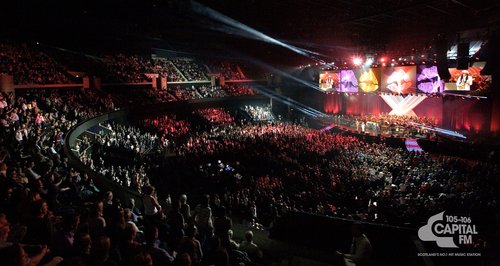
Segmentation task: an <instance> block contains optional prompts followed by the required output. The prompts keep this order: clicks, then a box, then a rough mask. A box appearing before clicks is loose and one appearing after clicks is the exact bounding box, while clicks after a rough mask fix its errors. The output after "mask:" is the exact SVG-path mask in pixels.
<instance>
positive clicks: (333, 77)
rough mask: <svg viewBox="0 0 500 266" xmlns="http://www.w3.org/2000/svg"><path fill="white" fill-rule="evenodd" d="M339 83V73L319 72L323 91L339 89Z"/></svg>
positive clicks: (320, 85)
mask: <svg viewBox="0 0 500 266" xmlns="http://www.w3.org/2000/svg"><path fill="white" fill-rule="evenodd" d="M338 85H339V73H336V72H333V71H324V72H321V73H320V74H319V88H320V89H321V90H323V91H330V90H333V89H337V88H338Z"/></svg>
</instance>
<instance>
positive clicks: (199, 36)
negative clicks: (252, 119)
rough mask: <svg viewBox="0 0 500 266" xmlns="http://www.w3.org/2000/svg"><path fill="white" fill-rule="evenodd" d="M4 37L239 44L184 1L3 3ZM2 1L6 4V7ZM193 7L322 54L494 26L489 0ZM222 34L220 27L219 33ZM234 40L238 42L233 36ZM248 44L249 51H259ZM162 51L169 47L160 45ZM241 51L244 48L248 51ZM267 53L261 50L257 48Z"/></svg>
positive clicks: (282, 1)
mask: <svg viewBox="0 0 500 266" xmlns="http://www.w3.org/2000/svg"><path fill="white" fill-rule="evenodd" d="M2 2H4V3H2V4H1V5H2V10H4V11H5V12H4V14H3V17H4V18H5V20H4V21H6V24H5V25H6V27H3V29H2V30H1V31H2V33H5V32H7V33H8V34H26V35H32V36H34V37H35V38H42V37H45V38H51V39H56V38H60V39H69V38H68V37H71V38H70V39H75V38H76V39H79V38H82V36H84V37H85V38H88V37H89V36H98V37H97V38H103V39H104V40H105V41H107V40H109V39H111V38H115V39H119V40H120V41H122V40H123V38H129V37H130V36H134V37H136V38H140V37H151V38H155V39H160V40H165V41H166V43H167V44H170V45H172V46H173V47H177V46H178V45H180V46H189V45H195V46H196V45H199V44H200V42H201V43H202V44H203V46H206V45H209V43H211V41H212V40H215V42H213V43H216V44H215V46H217V45H219V44H218V43H217V42H219V43H220V42H221V40H224V41H227V40H229V43H230V45H233V44H234V43H238V44H241V43H243V42H241V39H239V38H237V37H238V36H234V34H232V33H231V32H230V31H227V32H224V30H221V29H220V28H218V27H220V26H221V25H219V24H218V23H217V22H216V21H214V20H213V19H210V18H207V17H204V16H203V15H200V14H199V13H196V12H193V9H192V1H189V0H144V1H139V0H106V1H101V0H74V1H61V0H45V1H35V0H17V1H2ZM5 2H8V3H5ZM198 3H199V4H201V5H202V6H205V7H207V8H210V9H213V10H215V11H217V12H219V13H221V14H224V15H226V16H228V17H230V18H233V19H235V20H236V21H238V22H241V23H242V24H244V25H246V26H248V27H251V28H252V29H256V30H258V31H259V32H263V33H265V34H267V35H268V36H272V37H273V38H276V39H278V40H283V41H285V42H287V43H290V44H293V45H297V46H300V47H306V48H308V49H313V50H321V51H322V52H324V53H330V54H331V55H332V56H334V55H335V54H342V53H351V52H352V51H353V50H355V51H366V50H374V51H381V50H383V51H397V50H401V49H410V48H415V49H420V48H421V47H424V46H427V45H429V44H430V43H432V42H433V40H434V38H435V37H436V35H437V34H445V35H447V36H448V39H449V40H453V41H454V40H456V39H459V38H461V36H460V34H457V33H460V32H463V31H464V30H475V29H481V30H480V31H476V32H481V33H480V34H476V35H478V36H473V38H476V39H477V38H479V39H481V38H487V36H480V35H487V34H488V32H489V31H491V30H493V29H496V27H498V24H499V21H500V20H499V14H500V12H499V6H500V2H499V1H495V0H484V1H477V0H476V1H474V0H370V1H365V0H309V1H308V0H272V1H271V0H246V1H243V0H240V1H235V0H198ZM221 28H222V29H224V27H221ZM240 37H241V36H240ZM254 41H255V40H252V41H249V42H248V43H249V47H251V48H255V47H257V48H259V45H255V42H254ZM167 46H168V45H167ZM247 48H248V47H247ZM264 49H267V48H264Z"/></svg>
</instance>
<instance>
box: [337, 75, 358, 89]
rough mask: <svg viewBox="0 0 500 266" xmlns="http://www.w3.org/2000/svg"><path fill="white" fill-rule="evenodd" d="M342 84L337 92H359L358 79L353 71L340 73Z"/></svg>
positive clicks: (340, 83)
mask: <svg viewBox="0 0 500 266" xmlns="http://www.w3.org/2000/svg"><path fill="white" fill-rule="evenodd" d="M339 78H340V82H339V87H338V88H337V91H339V92H358V91H359V85H358V79H357V78H356V75H355V74H354V71H353V70H351V69H348V70H341V71H340V77H339Z"/></svg>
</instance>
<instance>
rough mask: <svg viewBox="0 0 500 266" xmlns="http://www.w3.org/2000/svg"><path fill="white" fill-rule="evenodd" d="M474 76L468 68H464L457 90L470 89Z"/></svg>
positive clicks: (457, 82)
mask: <svg viewBox="0 0 500 266" xmlns="http://www.w3.org/2000/svg"><path fill="white" fill-rule="evenodd" d="M472 81H473V78H472V76H471V75H470V73H469V71H468V70H462V74H460V76H458V78H457V81H456V84H457V90H459V91H470V86H472Z"/></svg>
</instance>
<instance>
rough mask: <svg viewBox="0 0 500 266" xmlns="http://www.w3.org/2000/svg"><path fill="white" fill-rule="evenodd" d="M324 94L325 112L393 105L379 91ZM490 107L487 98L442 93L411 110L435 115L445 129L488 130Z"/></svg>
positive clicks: (380, 109) (353, 112) (365, 110)
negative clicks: (470, 97) (471, 97)
mask: <svg viewBox="0 0 500 266" xmlns="http://www.w3.org/2000/svg"><path fill="white" fill-rule="evenodd" d="M325 97H326V98H325V102H324V110H325V112H326V113H332V114H348V115H361V114H374V115H378V114H380V113H390V112H391V111H392V108H391V107H390V106H389V105H388V104H387V103H386V102H385V101H384V99H382V97H381V96H380V95H378V94H369V93H367V94H362V93H350V94H347V93H337V94H327V95H325ZM407 97H409V96H407ZM410 97H411V96H410ZM491 108H492V107H491V101H490V100H488V99H481V100H478V99H468V98H461V97H454V96H445V97H428V98H426V99H425V100H423V101H422V102H421V103H420V104H419V105H417V106H416V107H415V108H414V109H413V111H414V112H415V114H416V115H417V116H426V117H434V118H435V119H436V124H437V125H440V127H442V128H445V129H450V130H457V131H473V132H489V130H490V124H491Z"/></svg>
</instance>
